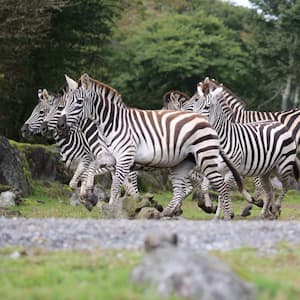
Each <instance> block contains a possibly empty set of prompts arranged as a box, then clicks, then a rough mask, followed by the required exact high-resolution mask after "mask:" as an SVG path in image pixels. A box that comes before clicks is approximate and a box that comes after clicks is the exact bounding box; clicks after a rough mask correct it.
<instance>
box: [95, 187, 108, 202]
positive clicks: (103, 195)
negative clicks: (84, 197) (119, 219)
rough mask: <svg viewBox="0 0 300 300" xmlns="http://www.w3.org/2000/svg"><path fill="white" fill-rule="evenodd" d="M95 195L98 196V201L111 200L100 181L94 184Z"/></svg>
mask: <svg viewBox="0 0 300 300" xmlns="http://www.w3.org/2000/svg"><path fill="white" fill-rule="evenodd" d="M94 195H95V196H96V197H97V198H98V201H104V202H108V201H109V197H108V195H107V194H106V192H105V190H104V188H103V187H102V186H101V185H100V184H99V183H96V184H95V185H94Z"/></svg>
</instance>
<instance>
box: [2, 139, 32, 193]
mask: <svg viewBox="0 0 300 300" xmlns="http://www.w3.org/2000/svg"><path fill="white" fill-rule="evenodd" d="M31 181H32V180H31V173H30V169H29V166H28V163H27V160H26V157H25V155H24V154H23V153H22V152H20V151H19V150H18V148H17V147H16V146H15V145H11V144H10V143H9V142H8V140H7V139H6V138H5V137H4V136H0V184H2V185H9V186H11V187H13V188H15V189H17V190H19V191H21V192H22V194H23V195H24V196H25V195H29V194H30V193H31V192H32V186H31V184H32V183H31Z"/></svg>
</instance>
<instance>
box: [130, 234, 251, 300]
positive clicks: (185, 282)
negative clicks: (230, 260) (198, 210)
mask: <svg viewBox="0 0 300 300" xmlns="http://www.w3.org/2000/svg"><path fill="white" fill-rule="evenodd" d="M145 249H146V251H148V252H149V254H148V255H146V256H145V258H144V259H143V260H142V262H141V263H140V264H139V265H137V266H136V267H135V268H134V269H133V271H132V273H131V280H132V281H133V282H134V283H137V284H139V285H142V286H144V287H146V288H147V287H148V289H149V292H150V291H151V289H153V288H155V290H156V292H157V293H158V294H159V295H160V296H161V297H166V298H167V297H170V296H172V295H174V296H178V297H180V298H183V299H199V300H202V299H209V300H241V299H243V300H254V299H255V289H254V287H253V286H252V285H251V284H249V283H247V282H245V281H243V280H242V279H241V278H240V277H239V276H238V275H237V274H235V273H234V272H232V270H231V269H230V267H229V266H228V265H226V264H225V263H223V262H221V261H219V260H218V259H217V258H215V257H212V256H209V255H207V254H203V253H197V252H194V251H192V250H190V249H182V248H180V247H177V237H176V235H170V237H165V236H160V235H159V234H156V235H155V234H153V235H151V236H150V237H149V236H148V237H147V238H146V240H145Z"/></svg>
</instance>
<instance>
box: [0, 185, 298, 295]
mask: <svg viewBox="0 0 300 300" xmlns="http://www.w3.org/2000/svg"><path fill="white" fill-rule="evenodd" d="M69 192H70V190H69V188H68V187H66V186H63V185H61V184H58V183H51V184H48V183H44V182H42V181H36V182H34V191H33V194H32V195H31V196H30V197H28V198H26V201H24V203H23V204H22V205H20V206H17V207H14V208H11V210H18V211H20V212H21V214H22V216H24V217H34V218H44V217H57V218H59V217H72V218H101V214H100V212H99V211H98V210H97V209H94V210H93V212H92V213H90V212H88V211H87V210H86V209H85V208H84V207H81V206H76V207H72V206H70V204H69ZM170 197H171V194H170V193H169V192H161V193H155V199H156V200H158V202H160V203H161V204H162V205H164V206H165V205H166V204H167V203H168V201H169V200H170ZM232 199H233V206H234V211H235V214H236V218H235V219H241V217H239V216H238V215H239V214H240V213H241V211H242V209H243V208H244V206H245V204H246V203H245V201H244V200H242V198H241V196H240V195H239V194H238V193H233V196H232ZM259 213H260V209H259V208H256V207H254V208H253V210H252V215H251V216H250V217H248V218H247V219H250V220H251V219H254V218H255V217H256V216H258V215H259ZM183 216H184V217H185V218H187V219H194V220H211V219H212V218H213V215H209V214H206V213H204V212H202V211H201V210H200V209H199V208H198V207H197V203H196V202H195V201H192V200H191V196H190V197H189V198H188V199H186V200H185V201H184V204H183ZM280 220H300V195H299V193H298V192H296V191H289V192H288V195H287V197H286V199H285V201H284V205H283V209H282V214H281V217H280ZM16 251H18V252H17V253H21V254H22V255H21V256H20V257H19V258H15V259H14V258H13V255H11V254H12V253H14V252H15V253H16ZM213 255H216V256H217V257H219V258H221V259H222V260H223V261H226V262H227V263H229V264H230V265H231V267H232V269H233V270H234V271H235V272H236V273H237V274H239V275H240V276H241V277H242V278H243V279H245V280H247V281H250V282H252V283H253V284H254V285H255V286H256V288H257V290H258V298H257V299H258V300H269V299H270V300H271V299H272V300H296V299H297V300H298V299H300V286H299V282H300V272H299V269H300V248H299V247H290V246H289V245H286V244H283V243H282V244H280V245H278V251H277V253H276V254H275V255H271V254H268V255H262V254H260V252H259V253H258V252H257V251H256V250H254V249H248V248H244V249H238V250H234V251H230V252H226V253H223V252H222V253H221V252H214V253H213ZM142 256H143V253H141V252H137V251H131V252H129V251H125V250H120V251H115V250H111V251H109V250H101V249H95V250H93V251H90V252H79V251H75V252H47V251H44V250H39V249H2V250H0V264H1V271H0V282H1V289H0V299H22V300H26V299H43V300H47V299H72V300H73V299H75V300H76V299H116V300H118V299H120V300H126V299H130V300H140V299H146V300H147V299H149V300H150V299H151V300H152V299H153V300H155V299H160V297H158V296H157V295H155V293H154V292H153V290H151V289H150V290H149V289H147V290H143V289H142V288H138V287H136V286H133V285H132V284H131V283H130V281H129V274H130V271H131V270H132V268H133V267H134V265H136V264H137V263H138V262H139V261H140V259H141V258H142Z"/></svg>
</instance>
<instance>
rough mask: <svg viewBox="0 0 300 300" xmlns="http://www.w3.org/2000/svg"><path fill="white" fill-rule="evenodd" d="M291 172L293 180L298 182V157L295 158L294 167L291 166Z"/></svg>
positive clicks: (299, 169) (299, 161) (299, 162)
mask: <svg viewBox="0 0 300 300" xmlns="http://www.w3.org/2000/svg"><path fill="white" fill-rule="evenodd" d="M293 171H294V176H295V179H296V180H297V181H298V180H299V177H300V160H299V158H298V157H296V159H295V162H294V165H293Z"/></svg>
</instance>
